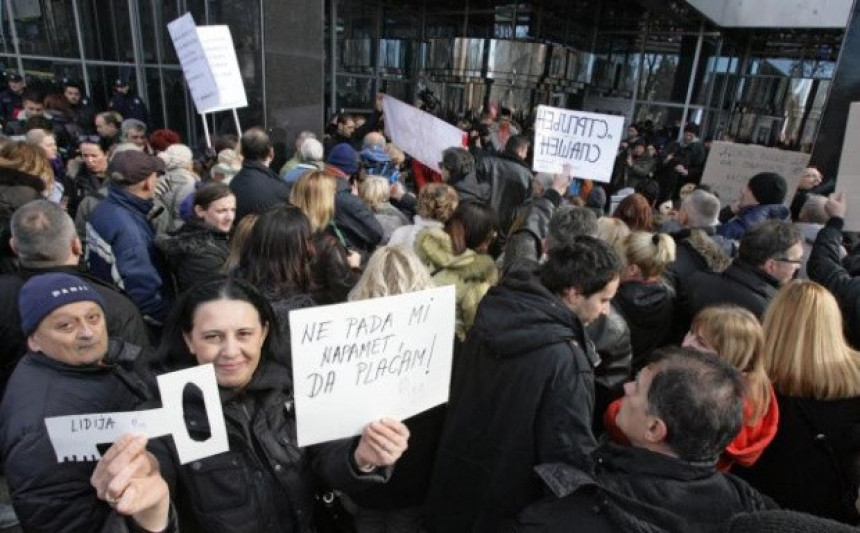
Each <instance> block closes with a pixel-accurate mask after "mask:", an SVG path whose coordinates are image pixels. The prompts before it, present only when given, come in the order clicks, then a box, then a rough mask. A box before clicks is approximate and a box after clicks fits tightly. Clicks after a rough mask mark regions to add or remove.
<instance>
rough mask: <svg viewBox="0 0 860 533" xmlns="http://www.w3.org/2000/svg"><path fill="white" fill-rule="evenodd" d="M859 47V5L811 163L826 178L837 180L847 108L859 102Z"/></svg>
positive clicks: (859, 4) (856, 4) (848, 30)
mask: <svg viewBox="0 0 860 533" xmlns="http://www.w3.org/2000/svg"><path fill="white" fill-rule="evenodd" d="M858 46H860V2H854V7H853V8H852V13H851V16H850V18H849V19H848V27H847V28H845V37H843V39H842V48H841V50H840V51H839V60H838V62H837V63H836V71H835V72H834V73H833V82H832V84H831V86H830V94H829V95H828V96H827V103H826V104H825V105H824V111H823V112H822V114H821V122H820V123H819V124H818V135H817V136H816V138H815V145H814V146H813V147H812V159H811V160H810V163H811V164H813V165H816V166H818V167H819V168H820V169H821V172H822V173H823V174H824V175H825V176H826V177H831V176H835V175H836V172H837V171H838V169H839V157H840V155H841V153H842V141H843V140H844V138H845V125H846V123H847V121H848V107H849V106H850V105H851V102H856V101H858V100H860V54H857V53H855V52H856V50H857V49H858Z"/></svg>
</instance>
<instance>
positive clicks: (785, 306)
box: [733, 280, 860, 525]
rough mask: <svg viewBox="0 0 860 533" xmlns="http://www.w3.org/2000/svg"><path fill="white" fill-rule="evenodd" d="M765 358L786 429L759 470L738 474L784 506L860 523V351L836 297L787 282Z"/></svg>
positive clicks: (768, 331)
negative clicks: (848, 337)
mask: <svg viewBox="0 0 860 533" xmlns="http://www.w3.org/2000/svg"><path fill="white" fill-rule="evenodd" d="M762 359H763V363H764V368H765V370H766V371H767V374H768V376H769V377H770V379H771V381H772V382H773V387H774V389H775V391H776V401H777V403H778V405H779V412H780V415H779V427H778V429H777V434H776V438H774V440H773V442H772V443H771V444H770V446H768V447H767V449H766V450H765V451H764V454H762V456H761V458H760V459H759V460H758V461H757V462H756V464H754V465H753V466H752V467H750V468H748V469H744V468H738V469H736V471H733V473H736V474H738V475H740V476H741V477H743V478H745V479H746V480H747V481H749V482H750V484H752V485H753V486H754V487H756V488H758V489H759V490H760V491H762V492H764V493H765V494H768V495H769V496H771V497H772V498H773V499H774V500H776V502H777V503H778V504H779V505H780V506H781V507H785V508H788V509H793V510H797V511H803V512H807V513H811V514H815V515H818V516H823V517H827V518H832V519H834V520H839V521H841V522H845V523H849V524H854V525H856V524H857V523H858V522H860V514H858V512H857V509H855V508H854V505H853V502H854V498H855V497H856V494H857V488H858V484H860V471H858V464H860V438H858V436H860V353H858V352H857V351H856V350H855V349H853V348H851V347H850V346H849V345H848V343H847V342H846V341H845V337H844V334H843V332H842V313H841V311H840V310H839V305H838V304H837V303H836V299H835V298H834V297H833V295H832V294H830V292H828V291H827V289H825V288H824V287H822V286H821V285H819V284H817V283H815V282H812V281H806V280H797V281H792V282H790V283H788V284H786V285H785V286H784V287H783V288H782V289H781V290H780V291H779V292H778V293H777V295H776V297H775V298H774V299H773V301H772V302H771V304H770V306H769V307H768V310H767V312H766V313H765V317H764V352H763V357H762Z"/></svg>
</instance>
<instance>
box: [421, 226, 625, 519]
mask: <svg viewBox="0 0 860 533" xmlns="http://www.w3.org/2000/svg"><path fill="white" fill-rule="evenodd" d="M620 272H621V263H620V261H619V259H618V257H617V255H616V254H615V253H614V252H613V251H612V249H611V248H610V247H609V246H607V245H606V244H604V243H602V242H600V241H598V240H597V239H594V238H592V237H578V238H577V239H576V240H575V242H574V244H573V245H572V246H563V247H560V248H556V249H551V250H550V251H549V258H548V259H547V262H546V263H544V264H543V265H542V266H541V267H540V270H539V271H532V270H516V271H514V272H511V273H509V274H507V275H506V276H505V277H504V278H503V279H502V281H501V282H500V283H499V285H497V286H495V287H493V288H491V289H490V291H489V292H488V293H487V294H486V296H484V299H483V301H482V303H481V306H480V308H479V309H478V314H477V317H476V318H475V324H474V326H473V328H472V330H471V331H470V333H469V336H468V337H467V338H466V342H465V344H464V346H463V348H462V350H461V351H460V354H459V355H458V357H459V361H458V362H457V363H456V364H455V368H454V371H455V373H454V376H453V378H452V389H451V395H450V399H449V403H448V416H447V418H446V420H445V429H444V432H443V434H442V440H441V443H440V446H439V454H438V456H437V459H436V467H435V470H434V474H433V481H432V483H431V487H430V495H429V498H428V503H427V506H428V509H427V511H428V528H429V530H430V531H431V532H437V531H438V532H442V531H445V532H448V531H497V530H498V527H499V526H500V524H501V522H502V521H504V520H506V519H510V518H513V517H514V516H515V514H516V513H517V512H519V511H520V510H521V509H522V508H523V507H525V506H526V505H527V504H529V503H530V502H532V501H533V500H535V499H536V498H537V497H538V496H539V495H540V493H541V489H540V486H539V484H538V483H537V479H536V478H535V477H534V472H533V468H534V467H535V466H537V465H538V464H539V463H543V462H565V463H570V464H576V465H582V467H583V468H584V469H588V468H590V459H589V454H590V453H591V451H592V450H593V448H594V447H595V445H596V440H595V438H594V435H593V434H592V432H591V424H592V417H593V408H594V374H593V368H594V366H595V365H596V364H597V361H598V358H597V355H596V354H595V353H594V351H593V347H592V345H591V343H590V342H589V341H588V340H587V336H586V334H585V332H584V330H583V326H584V325H587V324H588V323H590V322H592V321H594V320H595V319H597V318H598V317H599V316H600V315H602V314H605V313H606V312H607V311H608V309H609V307H610V305H609V302H610V301H611V300H612V297H613V296H614V295H615V291H616V290H617V288H618V279H619V275H620Z"/></svg>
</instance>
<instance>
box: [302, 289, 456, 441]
mask: <svg viewBox="0 0 860 533" xmlns="http://www.w3.org/2000/svg"><path fill="white" fill-rule="evenodd" d="M454 302H455V297H454V287H453V286H447V287H438V288H434V289H428V290H424V291H419V292H412V293H408V294H400V295H397V296H388V297H385V298H375V299H372V300H363V301H358V302H350V303H345V304H339V305H330V306H323V307H312V308H309V309H301V310H297V311H292V312H290V335H291V337H292V338H291V342H292V348H293V383H294V388H295V400H296V425H297V433H298V443H299V446H308V445H311V444H316V443H319V442H326V441H330V440H336V439H343V438H347V437H352V436H355V435H359V434H361V431H362V429H364V426H366V425H367V424H368V423H369V422H372V421H374V420H378V419H380V418H382V417H391V418H396V419H398V420H402V419H405V418H408V417H410V416H413V415H415V414H418V413H420V412H422V411H426V410H427V409H430V408H431V407H434V406H436V405H439V404H441V403H444V402H446V401H448V388H449V384H450V382H451V361H452V352H453V340H454V315H455V306H454Z"/></svg>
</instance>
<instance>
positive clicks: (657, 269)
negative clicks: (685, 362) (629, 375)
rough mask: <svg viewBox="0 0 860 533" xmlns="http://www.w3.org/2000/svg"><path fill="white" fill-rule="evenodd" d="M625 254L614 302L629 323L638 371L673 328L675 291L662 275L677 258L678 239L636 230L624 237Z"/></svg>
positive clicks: (634, 371) (661, 344)
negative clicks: (619, 283)
mask: <svg viewBox="0 0 860 533" xmlns="http://www.w3.org/2000/svg"><path fill="white" fill-rule="evenodd" d="M623 257H624V261H625V263H626V264H627V266H626V270H625V271H624V274H623V275H622V276H621V285H619V287H618V293H617V294H616V295H615V298H613V300H612V306H613V307H614V308H615V309H617V310H618V312H619V313H620V314H621V316H623V317H624V319H625V320H626V321H627V325H628V326H630V344H631V345H632V348H633V375H635V374H636V372H637V371H638V370H639V369H641V368H642V367H643V366H645V363H646V362H647V357H648V354H649V353H651V351H652V350H653V349H654V348H659V347H660V346H663V345H664V344H665V343H666V339H667V336H668V334H669V332H670V330H671V325H672V319H673V313H674V309H675V292H674V290H672V288H671V287H669V285H668V284H667V283H666V282H665V281H664V280H663V277H662V276H663V273H664V272H665V271H666V268H667V267H668V266H669V265H670V264H671V263H672V261H674V260H675V241H674V240H673V239H672V237H670V236H669V235H667V234H665V233H648V232H646V231H634V232H633V233H631V234H630V235H629V236H628V237H627V239H625V241H624V245H623Z"/></svg>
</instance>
